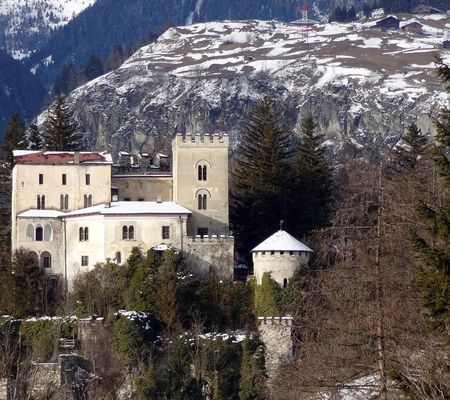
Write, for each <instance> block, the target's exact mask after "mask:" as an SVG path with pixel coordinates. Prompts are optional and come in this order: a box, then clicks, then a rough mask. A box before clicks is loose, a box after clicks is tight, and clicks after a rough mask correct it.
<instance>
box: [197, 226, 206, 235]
mask: <svg viewBox="0 0 450 400" xmlns="http://www.w3.org/2000/svg"><path fill="white" fill-rule="evenodd" d="M197 235H200V236H201V237H203V236H208V228H197Z"/></svg>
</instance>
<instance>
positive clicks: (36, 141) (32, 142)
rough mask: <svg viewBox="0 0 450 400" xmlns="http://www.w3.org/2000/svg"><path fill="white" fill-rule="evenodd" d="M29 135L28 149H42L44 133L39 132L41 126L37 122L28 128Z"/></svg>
mask: <svg viewBox="0 0 450 400" xmlns="http://www.w3.org/2000/svg"><path fill="white" fill-rule="evenodd" d="M27 135H28V149H29V150H42V149H43V142H42V134H41V132H39V128H38V127H37V125H36V124H31V125H30V126H29V127H28V130H27Z"/></svg>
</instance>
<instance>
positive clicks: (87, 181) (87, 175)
mask: <svg viewBox="0 0 450 400" xmlns="http://www.w3.org/2000/svg"><path fill="white" fill-rule="evenodd" d="M90 184H91V174H86V185H90Z"/></svg>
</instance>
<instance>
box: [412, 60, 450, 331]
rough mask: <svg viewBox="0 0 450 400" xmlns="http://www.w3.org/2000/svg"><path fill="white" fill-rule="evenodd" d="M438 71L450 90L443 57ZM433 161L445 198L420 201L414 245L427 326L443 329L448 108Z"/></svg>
mask: <svg viewBox="0 0 450 400" xmlns="http://www.w3.org/2000/svg"><path fill="white" fill-rule="evenodd" d="M438 71H439V75H440V76H441V78H442V80H443V82H444V83H445V84H446V88H447V91H450V68H449V66H448V65H446V64H444V63H443V62H442V60H440V61H439V62H438ZM436 130H437V133H436V144H435V145H434V146H433V149H432V151H433V155H434V163H435V165H436V167H437V169H438V171H439V173H440V175H441V177H442V179H443V185H444V192H446V194H445V193H444V201H440V202H434V204H428V203H421V204H420V206H419V208H418V214H419V218H420V220H421V221H422V222H423V224H424V225H425V226H426V227H427V230H428V232H427V234H418V233H414V234H413V238H412V239H413V244H414V246H415V249H416V250H417V252H418V254H419V255H420V258H421V261H422V263H421V271H420V286H421V289H422V294H423V300H424V305H425V307H426V310H427V314H426V318H427V321H428V323H429V326H430V327H431V328H432V329H434V330H437V331H441V332H446V334H447V335H448V326H449V324H450V198H449V195H448V191H449V190H450V109H449V108H448V106H447V107H445V108H444V109H442V110H441V113H440V116H439V118H438V120H437V122H436Z"/></svg>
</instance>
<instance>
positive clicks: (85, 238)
mask: <svg viewBox="0 0 450 400" xmlns="http://www.w3.org/2000/svg"><path fill="white" fill-rule="evenodd" d="M84 240H89V228H88V227H86V228H84Z"/></svg>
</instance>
